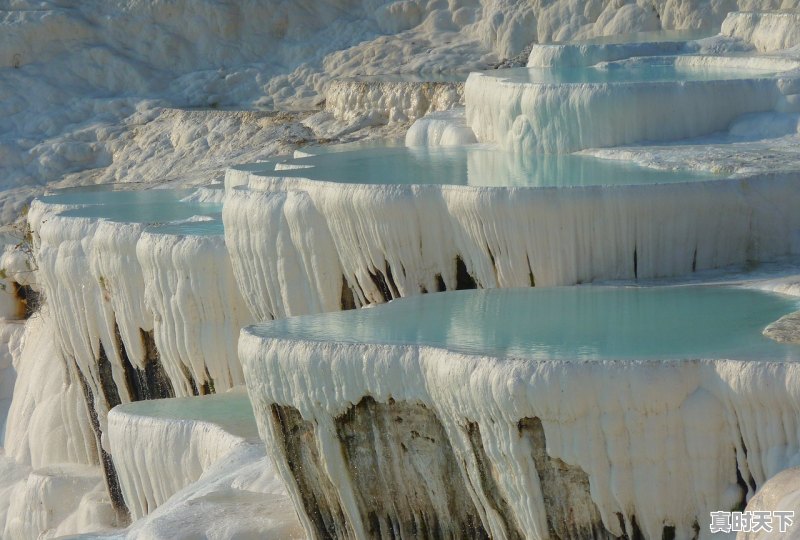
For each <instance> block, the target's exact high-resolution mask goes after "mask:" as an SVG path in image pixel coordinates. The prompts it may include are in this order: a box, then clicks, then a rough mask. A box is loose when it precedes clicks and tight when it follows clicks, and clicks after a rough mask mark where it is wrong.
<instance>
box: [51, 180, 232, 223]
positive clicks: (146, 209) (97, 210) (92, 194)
mask: <svg viewBox="0 0 800 540" xmlns="http://www.w3.org/2000/svg"><path fill="white" fill-rule="evenodd" d="M189 193H191V191H189V190H171V189H144V190H118V189H113V188H108V187H104V186H98V187H95V188H91V189H88V188H80V189H75V190H64V191H62V192H58V193H56V194H53V195H48V196H45V197H42V198H41V200H42V201H43V202H46V203H48V204H74V205H82V206H78V207H77V208H71V209H69V210H66V211H64V212H62V213H61V215H62V216H68V217H87V218H96V219H108V220H111V221H118V222H123V223H168V222H171V221H179V220H186V219H189V218H192V217H194V216H212V217H213V216H216V215H218V214H219V213H220V212H221V211H222V204H220V203H207V202H194V201H183V200H182V198H184V197H186V196H187V195H188V194H189Z"/></svg>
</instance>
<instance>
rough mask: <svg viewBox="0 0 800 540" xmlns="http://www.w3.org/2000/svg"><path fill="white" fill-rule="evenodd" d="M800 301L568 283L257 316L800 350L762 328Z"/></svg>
mask: <svg viewBox="0 0 800 540" xmlns="http://www.w3.org/2000/svg"><path fill="white" fill-rule="evenodd" d="M798 309H800V301H798V300H797V299H793V298H790V297H784V296H779V295H775V294H770V293H766V292H761V291H755V290H747V289H740V288H733V287H723V286H680V287H647V288H634V287H561V288H542V289H537V288H531V289H493V290H485V291H458V292H448V293H436V294H427V295H421V296H416V297H411V298H406V299H402V300H397V301H394V302H390V303H389V304H385V305H382V306H378V307H374V308H369V309H360V310H353V311H344V312H339V313H329V314H324V315H314V316H304V317H296V318H290V319H283V320H277V321H272V322H270V323H265V324H262V325H258V326H256V327H254V328H255V331H256V333H257V334H259V335H262V336H265V337H277V338H289V339H296V340H311V341H334V342H346V343H381V344H413V343H419V344H423V345H430V346H434V347H441V348H446V349H450V350H455V351H459V352H464V353H469V354H487V355H492V356H513V357H523V358H534V359H552V360H604V359H609V360H666V359H678V360H680V359H694V358H702V359H739V360H778V361H797V360H800V346H790V345H784V344H780V343H777V342H775V341H773V340H771V339H768V338H766V337H764V336H763V335H762V334H761V332H762V330H763V329H764V327H765V326H766V325H768V324H769V323H771V322H773V321H775V320H777V319H778V318H780V317H782V316H783V315H786V314H787V313H790V312H792V311H795V310H798Z"/></svg>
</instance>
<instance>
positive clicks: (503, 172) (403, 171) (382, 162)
mask: <svg viewBox="0 0 800 540" xmlns="http://www.w3.org/2000/svg"><path fill="white" fill-rule="evenodd" d="M289 163H291V164H294V165H298V166H301V165H302V166H305V167H307V168H301V169H290V170H279V171H274V172H271V171H270V172H263V173H256V174H257V175H262V176H281V177H289V178H309V179H312V180H326V181H331V182H338V183H353V184H400V185H404V184H405V185H408V184H440V185H462V186H494V187H501V186H520V187H522V186H530V187H548V186H550V187H565V186H589V185H623V184H659V183H672V182H689V181H697V180H709V179H713V178H718V177H717V176H714V175H712V174H710V173H707V172H701V171H690V170H658V169H652V168H648V167H642V166H640V165H636V164H634V163H630V162H625V161H616V160H605V159H599V158H595V157H591V156H583V155H576V154H563V155H529V156H524V157H523V158H515V157H513V156H511V155H509V154H507V153H505V152H503V151H501V150H498V149H497V148H494V147H491V146H484V145H470V146H462V147H438V148H427V147H418V148H406V147H398V146H393V147H365V148H359V149H357V150H353V151H350V152H329V153H326V154H319V155H315V156H311V157H305V158H299V159H295V160H291V161H289Z"/></svg>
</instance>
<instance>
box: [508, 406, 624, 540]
mask: <svg viewBox="0 0 800 540" xmlns="http://www.w3.org/2000/svg"><path fill="white" fill-rule="evenodd" d="M519 434H520V437H522V438H523V439H526V440H527V441H528V442H529V444H530V445H531V451H532V453H533V461H534V463H535V464H536V474H537V475H538V476H539V483H540V485H541V486H542V496H543V497H544V507H545V512H546V513H547V529H548V532H549V533H550V536H551V537H552V538H616V536H614V535H612V534H611V533H609V532H608V531H607V530H606V529H605V528H604V527H603V519H602V517H601V516H600V512H599V511H598V509H597V506H596V505H595V504H594V502H593V501H592V496H591V494H590V492H589V475H587V474H586V473H585V472H584V471H583V470H582V469H581V468H580V467H574V466H570V465H568V464H567V463H564V462H563V461H561V460H560V459H558V458H552V457H550V456H548V455H547V441H546V440H545V435H544V428H543V427H542V422H541V420H539V419H538V418H523V419H522V420H520V421H519Z"/></svg>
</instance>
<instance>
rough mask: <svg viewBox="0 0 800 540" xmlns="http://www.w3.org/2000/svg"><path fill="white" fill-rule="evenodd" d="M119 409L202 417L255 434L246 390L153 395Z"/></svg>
mask: <svg viewBox="0 0 800 540" xmlns="http://www.w3.org/2000/svg"><path fill="white" fill-rule="evenodd" d="M119 410H120V411H124V412H125V413H127V414H133V415H136V416H146V417H152V418H161V419H165V420H170V419H172V420H195V421H205V422H211V423H214V424H217V425H219V426H222V427H223V428H224V429H225V430H226V431H228V432H229V433H233V434H234V435H239V436H242V437H257V436H258V432H257V428H256V421H255V417H254V416H253V407H252V405H251V404H250V399H249V398H248V397H247V393H246V392H243V391H235V392H227V393H223V394H216V395H209V396H195V397H186V398H171V399H153V400H145V401H138V402H135V403H127V404H125V405H120V406H119Z"/></svg>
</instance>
